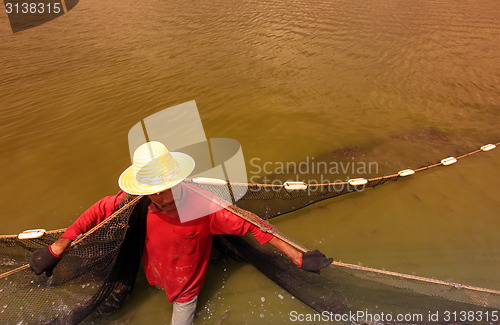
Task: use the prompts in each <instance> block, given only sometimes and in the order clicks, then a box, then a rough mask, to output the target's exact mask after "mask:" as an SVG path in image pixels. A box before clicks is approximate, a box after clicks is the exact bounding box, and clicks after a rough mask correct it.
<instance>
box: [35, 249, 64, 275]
mask: <svg viewBox="0 0 500 325" xmlns="http://www.w3.org/2000/svg"><path fill="white" fill-rule="evenodd" d="M61 259H62V258H61V257H58V256H56V255H55V254H53V253H52V252H51V250H50V247H49V246H47V247H43V248H39V249H37V250H36V251H34V252H33V255H31V257H30V268H31V269H32V270H33V272H35V274H36V275H40V274H42V273H43V272H45V274H46V275H47V276H52V271H53V270H54V268H55V267H56V265H57V263H59V262H60V261H61Z"/></svg>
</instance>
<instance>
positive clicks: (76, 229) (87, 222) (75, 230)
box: [61, 191, 125, 240]
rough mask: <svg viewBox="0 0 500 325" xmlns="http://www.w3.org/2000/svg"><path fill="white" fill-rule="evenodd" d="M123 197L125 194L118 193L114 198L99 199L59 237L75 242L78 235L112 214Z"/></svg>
mask: <svg viewBox="0 0 500 325" xmlns="http://www.w3.org/2000/svg"><path fill="white" fill-rule="evenodd" d="M124 195H125V192H123V191H120V192H118V194H117V195H115V196H106V197H104V198H102V199H100V200H99V201H97V203H95V204H94V205H93V206H91V207H90V208H88V209H87V211H85V212H84V213H82V215H81V216H79V217H78V219H76V221H75V222H74V223H73V224H72V225H71V226H69V227H68V229H66V231H65V232H64V234H62V235H61V237H63V238H68V239H71V240H75V239H76V238H77V237H78V236H79V235H80V234H83V233H85V232H87V231H89V230H90V229H92V228H93V227H95V226H97V225H98V224H99V223H101V222H102V221H103V220H104V219H106V218H107V217H109V216H110V215H111V214H113V212H114V211H115V210H116V207H117V206H118V204H119V202H120V200H121V198H122V197H123V196H124Z"/></svg>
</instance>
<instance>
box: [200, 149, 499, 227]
mask: <svg viewBox="0 0 500 325" xmlns="http://www.w3.org/2000/svg"><path fill="white" fill-rule="evenodd" d="M499 144H500V142H497V143H493V144H487V145H484V146H482V147H481V148H479V149H477V150H474V151H471V152H468V153H465V154H462V155H459V156H456V157H448V158H444V159H442V160H441V161H440V162H438V163H434V164H431V165H426V166H423V167H420V168H417V169H404V170H401V171H399V172H397V173H394V174H390V175H385V176H380V177H374V178H368V179H365V178H354V179H350V180H347V181H345V182H332V183H322V184H317V183H312V184H311V183H309V184H308V183H305V182H295V181H289V182H284V183H283V184H252V183H248V184H247V183H234V182H231V183H227V182H225V181H223V180H219V179H211V178H194V179H192V180H191V181H192V182H193V183H195V184H196V186H198V187H200V188H202V189H204V190H207V191H209V192H211V193H213V194H214V195H216V196H218V197H226V196H227V195H226V193H227V192H229V193H231V194H232V197H238V198H240V199H239V200H233V202H232V203H234V204H235V205H237V206H238V207H240V208H243V209H245V210H248V211H251V212H253V213H255V214H256V215H258V216H259V217H261V218H263V219H270V218H274V217H277V216H280V215H282V214H285V213H289V212H292V211H295V210H298V209H301V208H303V207H306V206H308V205H310V204H313V203H316V202H319V201H322V200H326V199H330V198H333V197H336V196H340V195H344V194H349V193H353V192H360V191H363V190H365V189H366V188H370V187H371V188H374V187H377V186H379V185H382V184H384V183H386V182H389V181H393V182H394V181H397V180H399V179H401V178H407V177H410V176H412V175H415V174H416V173H419V172H422V171H425V170H429V169H432V168H436V167H440V166H450V165H452V164H454V163H456V162H458V161H459V160H460V159H464V158H466V157H469V156H472V155H475V154H478V153H482V152H487V151H490V150H493V149H495V148H496V146H497V145H499Z"/></svg>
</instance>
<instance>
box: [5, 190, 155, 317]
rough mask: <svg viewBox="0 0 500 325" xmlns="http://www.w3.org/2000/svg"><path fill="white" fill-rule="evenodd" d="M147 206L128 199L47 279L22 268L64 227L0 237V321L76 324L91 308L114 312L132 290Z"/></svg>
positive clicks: (80, 240) (73, 247)
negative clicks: (23, 236)
mask: <svg viewBox="0 0 500 325" xmlns="http://www.w3.org/2000/svg"><path fill="white" fill-rule="evenodd" d="M147 204H148V202H147V200H146V198H143V199H142V200H141V197H135V198H132V196H128V197H126V198H125V199H124V201H123V202H122V203H121V207H120V208H119V209H118V210H117V211H116V212H115V213H114V214H113V215H112V216H111V217H109V218H108V219H106V221H105V222H103V223H101V224H100V225H99V226H97V227H95V228H93V229H92V230H91V231H89V232H88V233H87V234H85V236H84V237H82V238H80V239H79V240H77V241H75V244H74V245H72V247H71V248H69V249H68V250H67V251H66V253H65V256H64V258H63V259H62V260H61V262H60V263H59V264H58V266H57V267H56V268H55V269H54V274H53V276H52V277H50V278H48V277H45V275H43V276H35V275H34V274H33V272H32V271H31V270H30V269H29V268H28V267H27V266H26V265H25V264H26V263H27V261H28V260H29V257H30V256H31V254H32V252H33V251H35V250H36V249H38V248H41V247H45V246H47V245H50V244H52V243H53V242H54V241H55V240H57V239H58V238H59V236H60V235H61V234H62V233H63V232H64V229H62V230H56V231H50V232H47V233H46V234H45V235H44V236H43V237H41V238H35V239H18V238H17V236H2V237H0V251H1V254H2V255H1V258H2V259H1V260H0V273H1V274H2V278H0V293H1V294H0V323H2V324H76V323H78V322H80V321H82V320H83V319H84V318H85V317H86V316H87V315H88V314H89V313H90V312H91V311H93V310H94V309H97V310H98V312H100V313H108V312H111V311H113V310H115V309H116V308H118V307H119V306H120V305H121V303H122V302H123V301H124V300H125V299H126V297H127V296H128V295H129V294H130V292H131V290H132V288H133V286H134V282H135V277H136V274H137V270H138V267H139V263H140V257H141V253H142V249H141V247H142V245H143V240H141V237H142V238H144V237H143V236H142V233H143V232H144V229H145V228H144V218H140V216H141V214H143V213H144V212H145V210H144V209H145V208H147Z"/></svg>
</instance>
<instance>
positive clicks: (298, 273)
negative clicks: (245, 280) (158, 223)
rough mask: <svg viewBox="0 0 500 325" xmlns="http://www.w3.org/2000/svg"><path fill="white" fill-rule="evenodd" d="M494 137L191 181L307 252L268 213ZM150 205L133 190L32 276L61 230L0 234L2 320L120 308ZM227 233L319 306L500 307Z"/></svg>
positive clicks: (497, 302) (79, 315)
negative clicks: (237, 178) (299, 259)
mask: <svg viewBox="0 0 500 325" xmlns="http://www.w3.org/2000/svg"><path fill="white" fill-rule="evenodd" d="M497 144H499V143H496V144H491V145H486V146H483V147H481V149H478V150H475V151H472V152H469V153H466V154H464V155H461V156H458V157H449V158H446V159H443V160H441V162H439V163H436V164H432V165H429V166H424V167H421V168H418V169H415V170H410V169H407V170H403V171H400V172H398V173H397V174H393V175H387V176H382V177H377V178H370V179H359V178H358V179H353V180H349V181H346V182H340V183H326V184H306V183H303V182H286V183H285V184H283V185H272V184H237V183H225V184H222V183H221V181H220V180H210V179H203V180H200V179H198V180H197V179H193V180H188V182H191V183H193V184H195V185H196V186H198V187H199V188H200V189H201V190H205V191H209V192H211V193H213V194H215V195H216V196H217V194H218V193H222V191H223V192H224V193H227V190H229V191H230V192H231V193H232V194H233V195H234V196H235V197H236V196H237V195H239V194H244V195H243V196H242V198H241V199H240V200H239V201H237V202H235V204H229V203H227V204H225V205H223V206H222V208H225V209H227V210H229V211H231V212H233V213H235V214H237V215H239V216H240V217H242V218H244V219H245V220H248V221H249V222H252V223H253V224H255V225H257V226H259V227H260V228H261V229H262V230H263V231H267V232H270V233H273V234H274V235H275V236H276V237H279V238H281V239H282V240H284V241H286V242H288V243H289V244H291V245H292V246H294V247H296V248H297V249H299V250H301V251H305V250H307V248H305V247H304V246H302V245H301V244H299V243H297V242H295V241H293V240H292V239H290V238H288V237H286V236H285V235H283V234H282V233H280V232H279V230H278V229H276V228H275V227H274V226H272V225H270V224H268V223H267V222H264V221H263V219H269V218H272V217H275V216H278V215H282V214H284V213H288V212H291V211H294V210H297V209H300V208H302V207H305V206H308V205H310V204H312V203H315V202H318V201H321V200H324V199H327V198H332V197H336V196H339V195H342V194H347V193H351V192H358V191H361V190H362V189H364V188H366V187H375V186H378V185H381V184H383V183H385V182H388V181H396V180H398V179H400V178H402V177H407V176H410V175H413V174H415V173H417V172H420V171H424V170H427V169H430V168H434V167H438V166H447V165H450V164H453V163H455V162H456V161H458V160H459V159H462V158H465V157H468V156H470V155H473V154H477V153H479V152H483V151H489V150H491V149H493V148H495V146H496V145H497ZM200 193H201V192H200ZM240 196H241V195H240ZM148 204H149V201H148V199H147V197H141V196H135V197H133V196H128V197H127V198H126V200H124V201H123V202H122V203H121V204H120V207H118V209H117V211H116V212H115V213H114V214H113V215H112V216H110V217H109V218H107V219H106V220H105V221H104V222H102V223H101V224H99V225H98V226H96V227H94V228H93V229H92V230H91V231H89V232H88V233H87V234H85V235H84V237H82V238H80V239H79V240H77V241H75V242H74V244H73V245H72V247H71V248H70V249H68V250H67V252H66V253H65V257H64V258H63V259H62V261H61V262H60V263H59V265H58V266H57V267H56V268H55V270H54V275H53V276H52V277H50V278H46V277H45V276H35V275H34V274H33V273H32V272H31V270H29V268H28V267H27V265H26V262H27V261H28V260H29V257H30V256H31V254H32V252H33V251H34V250H36V249H38V248H40V247H44V246H46V245H49V244H51V243H52V242H54V241H55V240H56V239H57V238H58V237H59V236H60V235H61V234H62V233H63V231H64V229H60V230H56V231H50V232H46V234H45V235H44V236H43V237H41V238H34V239H19V238H18V237H17V236H0V253H1V255H0V256H1V260H0V322H1V323H2V324H76V323H78V322H80V321H82V320H83V319H84V318H85V317H86V316H87V315H88V314H89V313H90V312H92V311H93V310H97V312H99V313H104V314H106V313H109V312H111V311H113V310H115V309H117V308H119V307H120V305H121V304H122V303H123V301H125V299H126V298H127V296H128V295H129V294H130V292H131V290H132V288H133V286H134V281H135V276H136V273H137V270H138V267H139V264H140V260H141V254H142V247H143V243H144V235H145V218H143V217H142V218H141V216H144V215H145V213H146V209H147V205H148ZM222 241H223V242H224V243H225V247H226V249H227V250H229V251H232V252H233V253H236V254H237V255H239V256H241V257H243V258H245V259H246V260H248V261H249V262H251V263H253V264H254V265H255V266H256V267H257V268H258V269H259V270H261V271H262V272H263V273H264V274H266V275H267V276H268V277H269V278H271V279H272V280H273V281H275V282H276V283H277V284H279V285H280V286H282V287H283V288H285V289H286V290H287V291H289V292H290V293H291V294H293V295H294V296H296V297H297V298H298V299H300V300H301V301H303V302H304V303H306V304H307V305H309V306H310V307H311V308H313V309H314V310H316V311H319V312H334V313H345V312H348V311H357V310H362V309H366V308H372V310H374V311H386V312H397V311H401V312H412V311H413V312H422V313H423V311H426V310H428V311H438V312H441V315H443V313H444V312H445V311H456V312H459V311H463V310H471V311H476V312H482V313H484V319H486V317H488V316H491V313H492V312H493V311H494V309H495V308H497V309H498V308H500V291H499V290H493V289H485V288H478V287H472V286H467V285H460V284H457V283H451V282H445V281H439V280H434V279H430V278H424V277H417V276H413V275H407V274H402V273H396V272H390V271H385V270H378V269H372V268H367V267H362V266H358V265H352V264H346V263H341V262H337V261H334V262H333V263H332V264H331V265H330V266H329V267H327V268H326V269H323V270H322V272H321V275H319V276H318V275H316V274H311V273H308V272H304V271H302V270H300V269H298V268H297V267H296V266H294V265H293V264H292V263H291V262H290V261H289V260H288V259H287V258H285V257H283V256H282V255H281V254H280V253H278V252H276V251H275V249H274V248H272V247H266V246H269V245H265V246H260V245H258V244H256V242H255V240H253V239H252V238H246V237H244V238H239V237H238V238H235V237H234V236H225V238H224V239H223V240H222ZM476 320H477V318H476ZM444 321H446V320H444ZM362 322H365V323H370V319H369V318H363V319H362ZM452 322H453V321H452ZM378 323H380V322H378ZM382 323H383V322H382ZM419 323H425V322H419ZM489 323H495V322H491V321H490V322H489Z"/></svg>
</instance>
